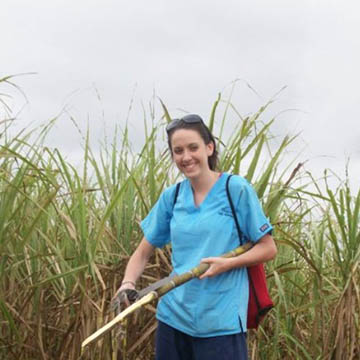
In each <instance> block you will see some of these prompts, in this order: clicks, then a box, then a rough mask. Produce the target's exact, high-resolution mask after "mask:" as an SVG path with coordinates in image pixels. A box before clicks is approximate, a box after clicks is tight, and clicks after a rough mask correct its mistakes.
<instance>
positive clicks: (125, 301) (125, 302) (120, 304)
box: [111, 281, 138, 312]
mask: <svg viewBox="0 0 360 360" xmlns="http://www.w3.org/2000/svg"><path fill="white" fill-rule="evenodd" d="M137 298H138V292H137V290H136V288H135V283H133V282H128V281H124V282H123V284H122V285H121V286H120V288H119V289H118V290H117V291H116V293H115V295H114V297H113V298H112V300H111V303H112V304H113V307H114V308H115V311H116V312H121V311H122V310H123V309H126V308H127V307H128V306H130V305H131V304H132V303H133V302H135V301H136V299H137Z"/></svg>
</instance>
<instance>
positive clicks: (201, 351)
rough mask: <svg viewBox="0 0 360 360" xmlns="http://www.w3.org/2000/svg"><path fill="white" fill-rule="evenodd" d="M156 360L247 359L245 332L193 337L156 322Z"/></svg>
mask: <svg viewBox="0 0 360 360" xmlns="http://www.w3.org/2000/svg"><path fill="white" fill-rule="evenodd" d="M155 351H156V360H222V359H224V360H247V358H248V354H247V341H246V333H240V334H234V335H224V336H214V337H208V338H200V337H193V336H190V335H187V334H184V333H183V332H181V331H179V330H176V329H174V328H172V327H170V326H168V325H166V324H164V323H163V322H161V321H159V322H158V328H157V332H156V343H155Z"/></svg>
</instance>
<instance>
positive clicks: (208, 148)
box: [171, 129, 214, 179]
mask: <svg viewBox="0 0 360 360" xmlns="http://www.w3.org/2000/svg"><path fill="white" fill-rule="evenodd" d="M171 148H172V157H173V160H174V161H175V164H176V166H177V167H178V169H179V170H180V171H181V172H182V173H183V174H184V175H185V176H186V177H187V178H189V179H192V178H197V177H199V176H201V175H202V174H205V173H206V172H209V170H210V168H209V163H208V157H209V156H211V155H212V153H213V151H214V144H213V143H212V142H210V143H209V144H207V145H206V144H205V142H204V140H203V139H202V137H201V136H200V134H199V133H198V132H197V131H196V130H191V129H178V130H175V132H174V133H173V134H172V136H171Z"/></svg>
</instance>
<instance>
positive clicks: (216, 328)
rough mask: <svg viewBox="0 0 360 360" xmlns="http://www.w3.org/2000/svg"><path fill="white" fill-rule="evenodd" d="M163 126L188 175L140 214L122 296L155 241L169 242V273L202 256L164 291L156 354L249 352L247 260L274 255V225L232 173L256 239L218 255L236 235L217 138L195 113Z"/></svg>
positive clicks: (162, 357) (235, 357) (239, 356)
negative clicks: (198, 270) (198, 268)
mask: <svg viewBox="0 0 360 360" xmlns="http://www.w3.org/2000/svg"><path fill="white" fill-rule="evenodd" d="M166 130H167V134H168V145H169V148H170V151H171V156H172V159H173V161H174V162H175V164H176V166H177V167H178V169H179V170H180V172H182V173H183V175H184V176H185V177H186V179H185V180H184V181H183V182H181V183H180V185H179V186H180V187H179V188H178V189H179V192H178V194H177V195H175V194H176V186H175V185H173V186H170V187H169V188H167V189H166V190H165V191H164V192H163V193H162V195H161V196H160V198H159V200H158V201H157V203H156V204H155V206H154V207H153V208H152V209H151V211H150V213H149V214H148V215H147V216H146V218H145V219H144V220H143V221H142V223H141V227H142V231H143V234H144V237H143V239H142V241H141V243H140V245H139V247H138V248H137V249H136V250H135V252H134V254H133V256H132V257H131V258H130V260H129V263H128V265H127V268H126V271H125V275H124V279H123V282H122V286H121V287H120V289H119V290H118V293H119V296H120V295H122V294H123V293H126V292H127V291H129V289H134V288H135V283H136V281H137V280H138V278H139V277H140V275H141V273H142V271H143V269H144V267H145V265H146V263H147V261H148V259H149V258H150V255H151V254H152V252H153V250H154V248H156V247H163V246H164V245H166V244H168V243H171V245H172V267H173V272H174V273H177V274H180V273H184V272H187V271H189V270H190V269H191V268H193V267H194V266H195V265H196V264H197V263H199V262H202V263H206V264H208V265H209V268H208V269H207V270H206V271H205V273H203V274H202V275H201V276H199V278H197V279H194V280H193V281H191V282H188V283H185V284H183V285H182V286H181V287H177V288H175V289H174V290H172V291H171V292H169V293H167V294H166V295H165V296H164V297H163V298H161V300H160V302H159V305H158V309H157V319H158V330H157V336H156V359H158V360H167V359H188V360H194V359H208V358H216V359H221V358H224V356H226V359H227V360H244V359H247V356H248V355H247V343H246V330H247V329H246V324H247V304H248V297H249V286H248V276H247V271H246V267H247V266H248V265H254V264H256V263H262V262H264V261H268V260H270V259H272V258H274V257H275V255H276V252H277V250H276V246H275V243H274V240H273V238H272V236H271V231H272V226H271V225H270V223H269V221H268V219H267V218H266V216H265V215H264V212H263V210H262V208H261V205H260V202H259V200H258V198H257V196H256V193H255V191H254V190H253V189H252V187H251V186H250V184H249V183H248V182H247V181H246V180H245V179H244V178H243V177H241V176H234V181H233V182H232V191H233V193H234V194H235V195H236V196H235V197H234V199H235V204H236V212H237V214H238V217H239V220H240V221H239V222H240V224H241V225H240V226H241V227H242V229H243V233H244V235H245V238H244V240H245V242H252V243H254V244H255V246H254V247H253V248H252V249H251V250H249V251H247V252H246V253H245V254H241V255H239V256H237V257H235V258H234V259H227V258H223V257H221V256H220V255H221V254H223V253H226V252H228V251H230V250H232V249H235V248H236V247H238V245H239V242H240V240H239V239H238V236H237V233H236V228H235V226H234V219H232V217H229V216H223V209H224V207H226V206H228V199H227V196H226V186H225V184H226V180H227V179H228V178H229V176H230V175H229V174H227V173H221V172H219V171H218V170H217V167H216V165H217V151H216V143H215V140H214V137H213V135H212V134H211V132H210V130H209V129H208V127H207V126H206V125H205V124H204V122H203V120H202V119H201V117H200V116H198V115H187V116H185V117H183V118H181V119H175V120H172V121H171V122H170V123H169V125H168V126H167V128H166ZM174 199H176V203H175V201H174ZM239 297H240V298H239ZM209 354H212V355H211V356H210V355H209ZM224 354H226V355H224ZM209 356H210V357H209Z"/></svg>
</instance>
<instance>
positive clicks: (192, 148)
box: [190, 146, 198, 151]
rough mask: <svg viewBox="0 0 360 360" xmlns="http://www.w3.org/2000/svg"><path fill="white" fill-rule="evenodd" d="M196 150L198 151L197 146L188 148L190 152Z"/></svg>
mask: <svg viewBox="0 0 360 360" xmlns="http://www.w3.org/2000/svg"><path fill="white" fill-rule="evenodd" d="M197 149H198V147H197V146H191V147H190V151H196V150H197Z"/></svg>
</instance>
